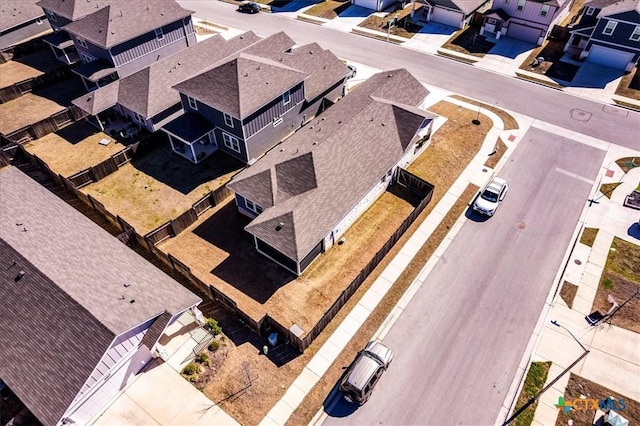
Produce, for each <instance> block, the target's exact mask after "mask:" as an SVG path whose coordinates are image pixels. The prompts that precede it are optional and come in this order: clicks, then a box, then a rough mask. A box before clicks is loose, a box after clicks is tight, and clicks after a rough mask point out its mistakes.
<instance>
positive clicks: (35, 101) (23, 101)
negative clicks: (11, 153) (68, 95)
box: [0, 93, 65, 135]
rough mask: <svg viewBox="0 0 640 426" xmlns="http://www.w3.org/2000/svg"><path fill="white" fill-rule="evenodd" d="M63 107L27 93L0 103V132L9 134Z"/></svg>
mask: <svg viewBox="0 0 640 426" xmlns="http://www.w3.org/2000/svg"><path fill="white" fill-rule="evenodd" d="M64 108H65V107H63V106H61V105H60V104H57V103H56V102H53V101H51V100H49V99H45V98H42V97H40V96H37V95H34V94H33V93H27V94H26V95H23V96H21V97H19V98H17V99H13V100H11V101H9V102H5V103H3V104H0V133H2V134H5V135H7V134H9V133H11V132H14V131H16V130H19V129H21V128H23V127H26V126H28V125H30V124H33V123H37V122H38V121H40V120H44V119H45V118H48V117H50V116H51V115H53V114H55V113H56V112H60V111H62V110H64Z"/></svg>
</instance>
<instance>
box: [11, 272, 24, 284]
mask: <svg viewBox="0 0 640 426" xmlns="http://www.w3.org/2000/svg"><path fill="white" fill-rule="evenodd" d="M24 274H25V272H24V271H20V272H18V275H16V277H15V278H14V279H13V281H15V282H18V281H20V280H21V279H22V277H24Z"/></svg>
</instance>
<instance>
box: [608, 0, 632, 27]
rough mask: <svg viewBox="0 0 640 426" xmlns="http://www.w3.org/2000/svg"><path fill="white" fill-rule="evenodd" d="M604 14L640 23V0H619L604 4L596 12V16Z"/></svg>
mask: <svg viewBox="0 0 640 426" xmlns="http://www.w3.org/2000/svg"><path fill="white" fill-rule="evenodd" d="M605 16H606V17H610V18H618V19H622V20H626V21H630V22H633V23H635V24H640V0H620V1H618V2H616V3H613V4H610V5H608V6H604V7H603V8H602V9H601V10H600V13H598V18H602V17H605Z"/></svg>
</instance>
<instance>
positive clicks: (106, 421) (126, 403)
mask: <svg viewBox="0 0 640 426" xmlns="http://www.w3.org/2000/svg"><path fill="white" fill-rule="evenodd" d="M93 424H94V425H96V426H112V425H119V426H129V425H131V426H136V425H149V426H151V425H159V424H160V423H158V422H157V421H155V420H154V418H153V417H152V416H151V415H150V414H149V413H147V412H146V411H144V410H143V409H142V408H141V407H140V406H139V405H138V404H136V403H135V401H134V400H133V399H131V398H130V397H129V396H128V395H126V394H124V395H121V396H120V397H118V399H116V401H115V402H114V403H113V404H112V405H111V406H109V408H107V409H106V411H105V412H104V413H102V415H101V416H100V417H99V418H98V419H97V420H96V421H95V423H93Z"/></svg>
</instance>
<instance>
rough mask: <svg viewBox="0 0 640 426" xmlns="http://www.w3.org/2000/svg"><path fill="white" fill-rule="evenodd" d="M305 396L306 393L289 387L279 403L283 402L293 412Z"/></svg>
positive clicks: (294, 387)
mask: <svg viewBox="0 0 640 426" xmlns="http://www.w3.org/2000/svg"><path fill="white" fill-rule="evenodd" d="M306 395H307V393H306V392H303V391H302V390H301V389H300V388H298V387H296V386H290V387H289V389H287V392H286V393H285V394H284V395H283V396H282V398H281V399H280V401H282V402H284V403H285V404H287V405H288V406H289V407H291V408H292V409H293V410H295V409H296V408H298V405H300V403H301V402H302V400H303V399H304V397H305V396H306Z"/></svg>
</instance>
